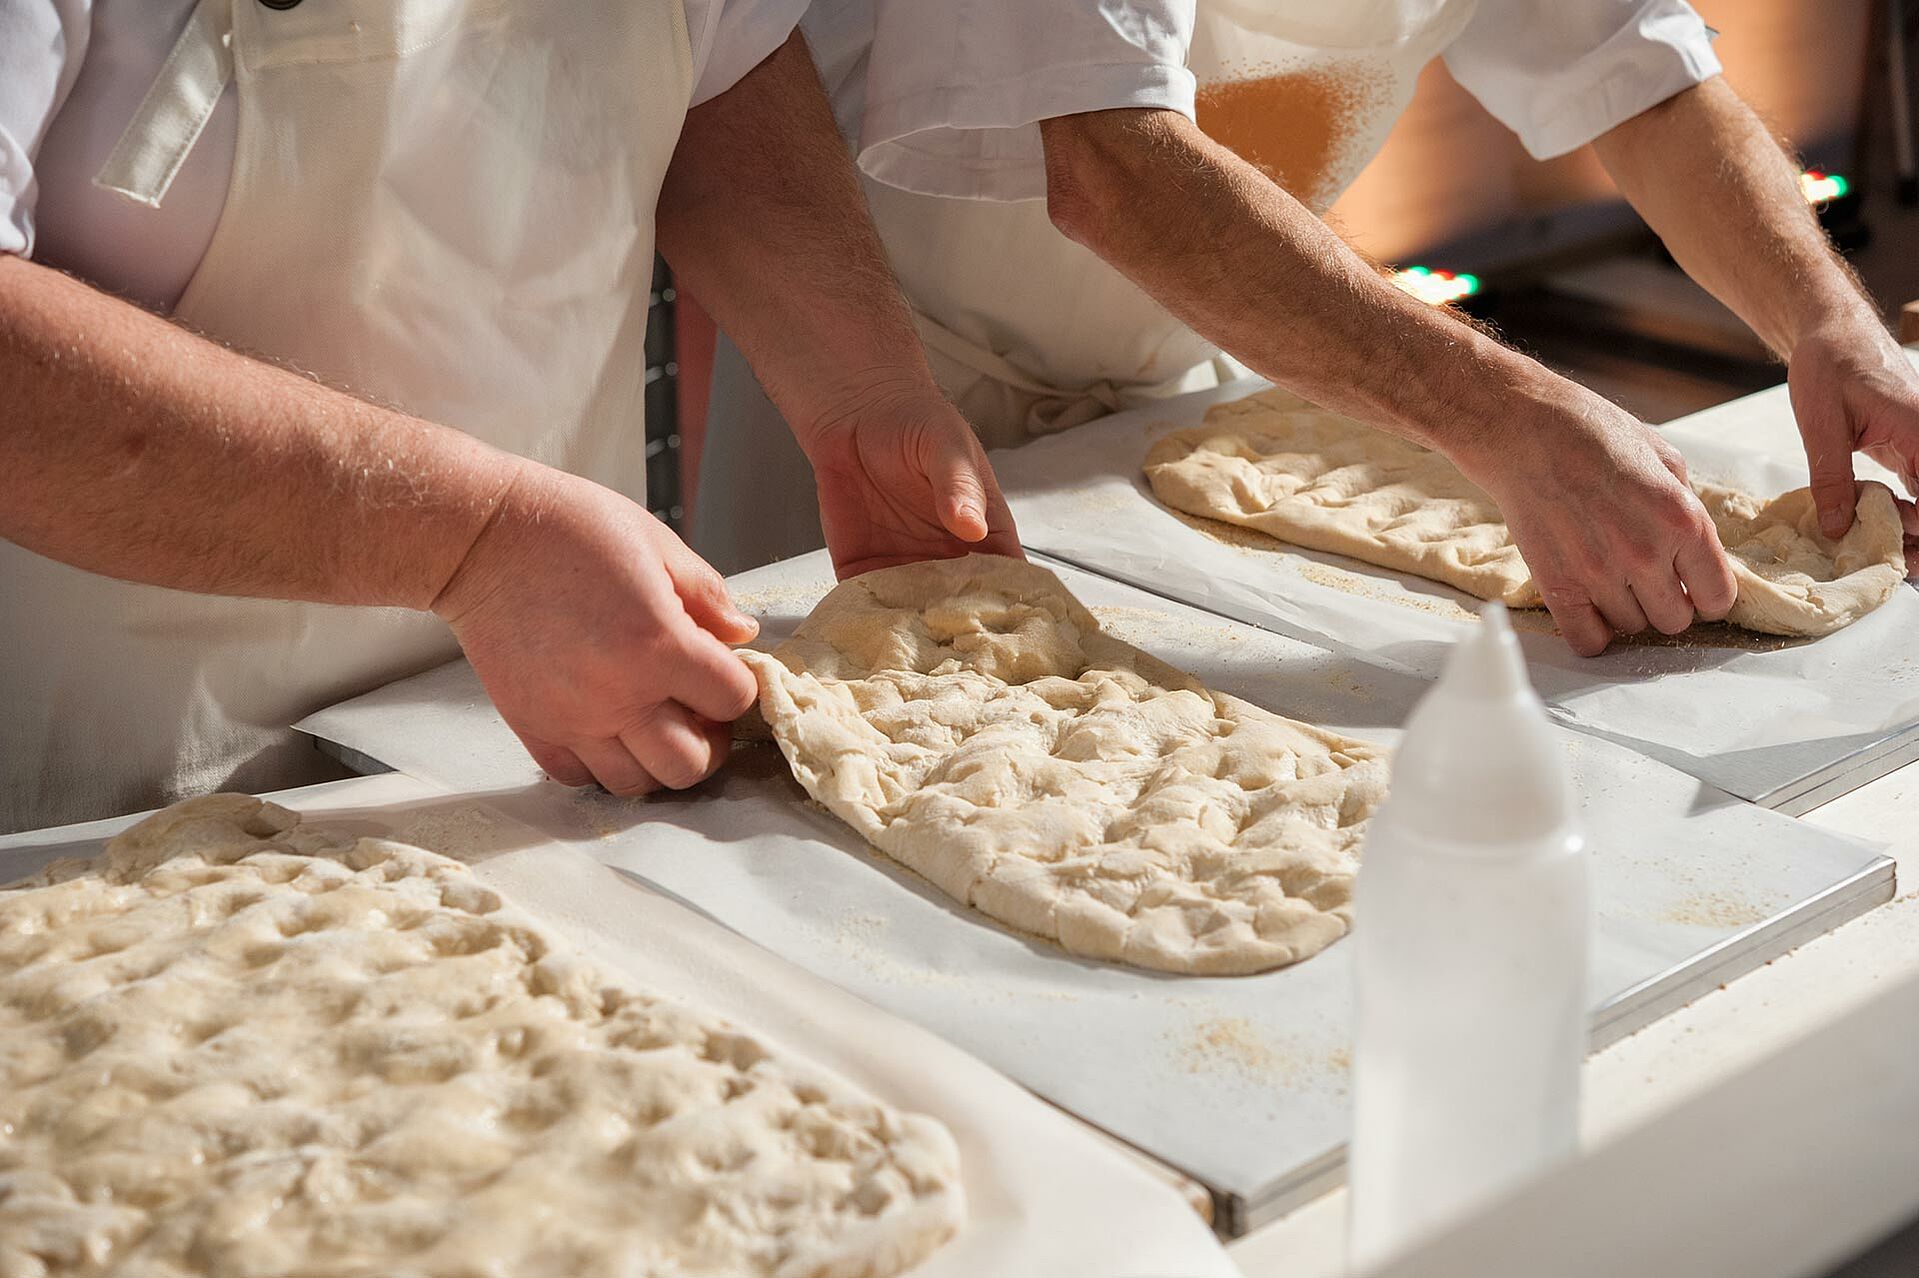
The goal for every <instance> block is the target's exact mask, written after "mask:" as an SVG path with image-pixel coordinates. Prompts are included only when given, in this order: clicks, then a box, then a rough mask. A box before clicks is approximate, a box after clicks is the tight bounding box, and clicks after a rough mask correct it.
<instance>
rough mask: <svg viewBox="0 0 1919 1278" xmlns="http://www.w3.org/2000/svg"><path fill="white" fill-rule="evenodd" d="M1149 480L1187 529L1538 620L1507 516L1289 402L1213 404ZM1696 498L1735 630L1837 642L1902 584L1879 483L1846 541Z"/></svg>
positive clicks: (1486, 500) (1775, 509)
mask: <svg viewBox="0 0 1919 1278" xmlns="http://www.w3.org/2000/svg"><path fill="white" fill-rule="evenodd" d="M1146 477H1147V479H1148V481H1149V482H1150V483H1151V484H1152V487H1153V492H1154V494H1155V495H1156V496H1157V497H1158V498H1159V499H1160V500H1161V501H1163V502H1165V503H1166V504H1167V505H1168V506H1171V507H1173V508H1174V509H1175V510H1181V511H1184V512H1186V513H1187V514H1191V515H1203V516H1205V517H1206V518H1208V519H1218V520H1221V521H1224V522H1226V523H1230V524H1237V525H1239V526H1241V527H1245V528H1252V529H1255V530H1257V531H1259V532H1263V533H1265V534H1267V535H1268V536H1271V537H1274V538H1277V539H1278V540H1280V541H1286V542H1291V543H1293V544H1294V545H1299V546H1304V547H1306V548H1307V549H1308V550H1319V551H1326V552H1329V553H1332V554H1341V555H1350V556H1352V557H1353V558H1355V559H1361V560H1364V561H1366V562H1367V563H1372V564H1378V565H1379V566H1380V567H1382V568H1389V569H1392V570H1393V571H1394V572H1404V573H1410V574H1413V575H1415V576H1420V577H1429V578H1431V579H1433V580H1435V581H1440V582H1444V583H1445V584H1447V585H1449V586H1452V587H1455V588H1456V589H1459V590H1463V591H1465V592H1466V593H1467V594H1470V595H1475V596H1477V597H1479V598H1481V599H1497V600H1499V601H1500V602H1502V603H1505V604H1507V605H1508V606H1510V607H1514V608H1538V607H1541V606H1542V600H1541V599H1540V595H1539V590H1538V588H1537V587H1536V586H1535V585H1534V584H1533V579H1532V573H1531V571H1530V570H1529V569H1528V568H1527V567H1526V564H1525V562H1524V561H1523V560H1522V559H1521V558H1520V557H1519V549H1518V547H1516V546H1515V545H1513V541H1512V537H1511V535H1510V534H1509V533H1508V532H1507V529H1506V523H1505V519H1504V517H1503V516H1502V515H1501V514H1500V513H1499V508H1498V507H1497V506H1495V505H1494V504H1493V501H1492V498H1490V497H1488V496H1487V495H1486V493H1485V491H1484V490H1483V489H1481V488H1479V487H1478V486H1477V485H1475V484H1474V483H1472V481H1470V480H1468V479H1467V478H1466V477H1465V476H1464V475H1462V474H1460V473H1459V471H1458V469H1457V468H1456V467H1454V466H1453V464H1452V463H1451V462H1450V461H1448V460H1446V458H1445V457H1444V456H1442V455H1441V454H1439V453H1436V452H1433V451H1432V450H1430V449H1426V448H1421V447H1420V446H1419V445H1417V444H1414V443H1411V442H1409V441H1407V440H1403V439H1400V438H1399V437H1397V436H1395V435H1389V434H1387V433H1386V432H1384V431H1380V430H1374V429H1373V428H1371V427H1368V426H1363V425H1361V424H1360V423H1358V422H1355V421H1353V420H1351V419H1350V418H1346V417H1340V416H1338V415H1337V414H1334V413H1328V412H1323V411H1321V410H1319V409H1315V408H1312V407H1310V406H1306V405H1303V404H1302V403H1301V402H1300V401H1299V400H1298V399H1296V398H1295V397H1293V396H1291V395H1288V394H1286V393H1285V392H1283V391H1282V392H1272V391H1268V392H1264V393H1261V394H1257V395H1251V396H1248V397H1247V398H1245V399H1239V400H1234V401H1232V402H1231V403H1226V404H1220V405H1217V406H1216V407H1214V408H1213V409H1212V410H1211V411H1210V412H1208V413H1207V414H1206V422H1205V424H1204V425H1202V426H1198V427H1194V428H1193V429H1191V430H1184V431H1179V432H1177V433H1175V434H1172V435H1168V436H1167V437H1166V438H1164V439H1162V440H1160V441H1159V442H1158V443H1156V444H1154V445H1153V447H1152V449H1151V451H1149V452H1148V453H1147V455H1146ZM1695 487H1696V489H1697V491H1698V493H1699V497H1700V500H1701V501H1702V502H1704V503H1705V506H1706V510H1707V512H1708V513H1709V514H1710V515H1711V516H1712V518H1713V521H1714V522H1715V523H1716V524H1717V525H1718V527H1719V536H1720V540H1721V541H1723V542H1724V543H1725V546H1726V549H1727V551H1728V552H1729V555H1730V559H1731V563H1732V569H1733V576H1734V578H1735V579H1736V580H1737V582H1738V586H1739V595H1738V599H1737V601H1736V602H1735V603H1734V604H1733V608H1732V612H1731V613H1730V614H1729V615H1728V617H1727V620H1728V621H1730V622H1732V623H1733V624H1735V625H1739V626H1744V627H1745V628H1747V629H1748V630H1757V631H1762V632H1764V633H1767V634H1780V635H1823V634H1830V633H1831V632H1832V631H1834V630H1838V629H1840V628H1841V627H1842V626H1847V625H1850V624H1851V623H1853V622H1854V621H1857V620H1858V619H1859V618H1860V617H1862V616H1864V615H1865V614H1866V613H1868V612H1871V611H1872V610H1873V609H1874V608H1877V607H1878V606H1879V605H1880V604H1882V603H1884V602H1885V601H1886V600H1887V599H1889V598H1890V597H1891V596H1892V592H1893V591H1894V590H1895V589H1897V588H1898V586H1899V583H1900V582H1901V581H1903V580H1905V575H1906V569H1905V554H1904V549H1903V538H1902V535H1901V530H1900V524H1899V512H1898V509H1897V508H1896V507H1895V506H1894V505H1893V500H1892V494H1891V493H1890V492H1888V491H1887V490H1886V489H1885V488H1884V487H1882V486H1880V485H1878V484H1867V485H1865V486H1863V488H1862V489H1861V494H1860V499H1859V511H1858V518H1857V519H1856V520H1855V521H1854V522H1853V526H1852V529H1851V531H1849V532H1848V533H1847V534H1846V535H1845V536H1844V537H1842V538H1840V539H1839V540H1838V541H1833V540H1832V539H1831V538H1829V537H1826V536H1825V535H1824V534H1822V533H1821V532H1820V531H1819V525H1818V518H1817V514H1816V511H1815V508H1814V506H1813V502H1812V495H1811V493H1810V492H1809V491H1808V490H1806V489H1803V488H1801V489H1797V490H1795V491H1793V492H1790V493H1787V494H1785V495H1784V496H1782V497H1776V498H1774V499H1772V500H1771V501H1762V500H1760V499H1759V498H1756V497H1752V496H1749V495H1747V494H1745V493H1740V492H1736V491H1734V490H1732V489H1727V488H1717V487H1713V486H1711V485H1705V484H1700V485H1695Z"/></svg>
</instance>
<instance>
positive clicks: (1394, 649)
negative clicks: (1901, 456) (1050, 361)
mask: <svg viewBox="0 0 1919 1278" xmlns="http://www.w3.org/2000/svg"><path fill="white" fill-rule="evenodd" d="M1265 385H1266V383H1263V382H1258V381H1247V382H1239V383H1234V384H1231V385H1229V386H1224V387H1218V388H1214V389H1211V390H1206V391H1200V392H1196V393H1194V394H1191V395H1184V396H1180V397H1177V398H1174V399H1169V400H1165V401H1163V402H1161V403H1158V404H1155V405H1153V406H1151V407H1150V408H1143V409H1136V410H1132V411H1129V412H1124V413H1116V414H1114V415H1113V416H1111V417H1107V418H1103V419H1101V420H1100V421H1097V422H1094V423H1091V424H1089V425H1086V426H1082V427H1079V428H1076V429H1074V430H1071V431H1067V432H1063V433H1061V434H1059V435H1056V436H1052V437H1049V438H1046V439H1043V440H1040V441H1038V442H1036V443H1033V444H1031V445H1028V446H1027V447H1025V448H1021V449H1017V450H1010V451H1001V452H996V453H994V454H993V455H992V460H993V463H994V466H995V468H996V469H997V471H998V474H999V478H1000V483H1001V486H1002V487H1003V488H1004V489H1005V491H1006V494H1007V497H1008V500H1009V502H1010V503H1011V505H1012V508H1013V512H1014V515H1015V517H1016V518H1017V519H1018V522H1019V528H1020V534H1021V536H1022V537H1023V538H1024V540H1025V542H1026V544H1027V545H1028V546H1029V547H1034V548H1037V549H1038V550H1040V551H1043V552H1044V553H1046V554H1048V555H1051V556H1054V557H1056V558H1058V559H1060V560H1062V561H1064V562H1068V563H1072V564H1074V565H1076V566H1078V567H1081V568H1085V569H1087V570H1089V571H1091V572H1095V573H1098V574H1100V575H1102V576H1106V577H1111V578H1113V579H1115V580H1118V581H1124V582H1128V583H1130V584H1132V585H1135V586H1138V587H1140V588H1142V589H1144V590H1147V591H1149V592H1151V593H1154V594H1158V595H1161V596H1164V597H1166V598H1168V599H1172V600H1176V601H1178V602H1181V603H1185V604H1189V605H1192V606H1194V607H1198V608H1201V609H1204V610H1206V611H1210V612H1213V613H1217V614H1218V615H1220V616H1223V617H1230V618H1233V619H1234V620H1237V621H1243V622H1246V623H1248V624H1250V625H1254V626H1259V627H1261V628H1264V629H1267V630H1270V631H1272V632H1274V633H1276V634H1281V635H1286V636H1289V637H1292V638H1296V639H1302V640H1305V641H1306V642H1309V643H1315V644H1320V645H1322V646H1325V647H1328V648H1331V649H1334V650H1335V651H1339V652H1342V653H1344V654H1347V655H1350V656H1352V657H1355V658H1357V659H1359V660H1362V661H1366V662H1369V663H1372V664H1376V665H1381V666H1385V667H1386V668H1389V669H1393V670H1399V671H1402V672H1405V673H1409V674H1414V675H1418V676H1420V677H1423V678H1428V679H1430V678H1433V677H1436V676H1437V674H1438V671H1439V668H1440V665H1441V663H1442V662H1443V661H1444V659H1445V655H1446V653H1447V652H1448V651H1449V650H1450V647H1451V645H1452V643H1453V642H1454V641H1455V640H1456V639H1457V638H1458V637H1459V636H1460V635H1461V634H1463V633H1465V632H1466V630H1467V629H1468V628H1469V627H1471V626H1474V625H1477V624H1478V623H1477V620H1476V610H1477V607H1478V601H1476V600H1473V599H1470V598H1469V597H1467V596H1466V595H1464V594H1462V593H1460V592H1458V591H1455V590H1452V589H1451V588H1449V587H1446V586H1443V585H1440V584H1438V583H1436V582H1430V581H1425V580H1422V579H1420V578H1416V577H1410V576H1406V575H1403V574H1397V573H1391V572H1387V571H1386V570H1384V569H1380V568H1376V567H1373V566H1371V565H1368V564H1364V563H1361V562H1359V561H1358V560H1354V559H1348V558H1346V557H1344V556H1339V555H1327V554H1318V553H1315V552H1310V551H1305V550H1299V549H1297V548H1291V547H1287V548H1280V547H1278V546H1277V544H1276V543H1272V542H1270V541H1265V540H1263V539H1257V538H1249V536H1248V535H1247V534H1246V533H1245V532H1243V531H1242V530H1235V529H1231V528H1228V527H1227V526H1226V525H1223V524H1211V523H1208V522H1207V521H1195V520H1191V519H1188V518H1186V517H1183V516H1180V515H1175V514H1174V513H1173V512H1171V511H1170V510H1168V509H1167V508H1165V507H1164V506H1162V505H1160V504H1159V503H1158V502H1157V501H1156V500H1155V499H1154V498H1153V496H1152V494H1151V492H1150V490H1149V488H1148V486H1147V484H1146V480H1145V478H1144V476H1143V475H1142V474H1141V473H1140V465H1141V463H1142V461H1143V459H1144V457H1145V454H1146V452H1147V450H1148V448H1149V447H1150V446H1151V445H1152V443H1153V442H1154V441H1155V440H1157V439H1158V438H1160V437H1161V436H1162V435H1164V434H1167V433H1169V432H1171V431H1173V430H1177V429H1181V428H1183V427H1186V426H1191V425H1194V424H1197V423H1198V422H1200V421H1201V420H1202V419H1203V418H1204V416H1205V412H1206V410H1207V409H1208V408H1210V407H1211V406H1212V405H1214V404H1216V403H1220V402H1223V401H1226V400H1232V399H1238V398H1240V397H1242V396H1244V395H1247V394H1251V393H1253V392H1255V391H1257V390H1260V389H1262V388H1264V387H1265ZM1768 397H1770V398H1768ZM1753 401H1754V403H1753V404H1751V405H1728V406H1722V407H1721V408H1720V409H1715V410H1712V412H1711V414H1707V415H1701V418H1700V421H1701V422H1708V421H1709V422H1711V423H1721V424H1725V425H1727V426H1729V425H1730V424H1731V423H1734V422H1740V423H1744V422H1746V421H1747V419H1748V418H1750V417H1751V416H1753V415H1754V414H1755V413H1756V414H1759V415H1762V416H1767V417H1771V416H1776V415H1777V413H1779V412H1780V411H1789V407H1788V406H1787V405H1786V404H1785V401H1784V399H1783V398H1782V397H1780V396H1779V395H1778V394H1777V393H1776V392H1770V391H1769V392H1765V393H1764V394H1763V395H1761V396H1755V397H1753ZM1735 434H1736V432H1734V431H1732V430H1730V429H1726V428H1720V427H1716V428H1714V429H1712V430H1710V431H1709V430H1707V429H1692V428H1691V427H1690V426H1689V425H1688V422H1687V421H1686V420H1682V421H1681V422H1679V423H1675V424H1674V426H1673V427H1672V429H1671V430H1670V437H1671V438H1672V439H1673V441H1674V442H1675V444H1676V445H1677V446H1678V447H1679V448H1680V450H1681V451H1682V452H1683V453H1685V454H1686V456H1687V459H1688V462H1689V463H1690V465H1691V468H1692V471H1693V474H1694V475H1695V476H1696V477H1698V478H1704V479H1712V480H1716V481H1719V482H1727V483H1734V484H1737V485H1739V486H1741V487H1745V488H1748V489H1749V490H1752V491H1760V492H1781V491H1784V490H1786V489H1788V488H1791V487H1795V486H1798V485H1800V484H1803V483H1804V482H1805V474H1804V463H1803V461H1800V462H1798V463H1797V464H1796V465H1795V464H1794V463H1793V462H1791V461H1790V460H1786V459H1782V458H1781V457H1780V456H1779V455H1778V454H1777V453H1776V452H1774V453H1771V454H1768V453H1765V452H1762V451H1760V450H1757V449H1754V448H1751V447H1748V446H1746V445H1744V444H1743V443H1740V444H1733V443H1728V442H1727V439H1726V437H1727V436H1728V435H1735ZM1862 469H1864V470H1866V471H1867V473H1878V472H1876V471H1873V470H1871V469H1870V468H1862ZM1514 621H1515V625H1516V626H1517V627H1518V628H1519V631H1520V634H1519V639H1520V644H1521V647H1522V648H1523V650H1524V651H1525V654H1526V658H1527V664H1528V666H1529V668H1530V670H1531V672H1532V676H1533V680H1534V683H1535V684H1536V685H1537V686H1538V688H1539V690H1540V694H1541V696H1542V697H1544V698H1545V700H1546V701H1547V703H1548V705H1549V706H1550V707H1551V708H1552V711H1553V713H1554V716H1555V717H1556V718H1558V719H1559V720H1560V721H1561V722H1564V723H1566V724H1568V725H1569V726H1572V727H1575V728H1579V729H1582V730H1584V731H1589V732H1593V733H1597V734H1601V735H1604V736H1606V737H1608V738H1610V739H1612V740H1615V741H1619V742H1622V743H1624V744H1628V745H1630V746H1632V747H1633V748H1635V749H1638V750H1640V751H1642V752H1644V753H1646V754H1649V755H1652V756H1653V757H1655V758H1658V759H1660V760H1661V761H1662V762H1665V763H1668V764H1670V765H1672V766H1673V767H1676V768H1679V769H1680V770H1681V771H1684V772H1687V773H1690V774H1691V775H1693V776H1696V777H1699V778H1700V779H1702V780H1705V781H1708V782H1710V783H1711V784H1713V785H1715V786H1717V787H1718V788H1720V789H1722V790H1725V791H1726V792H1728V793H1730V794H1735V795H1738V796H1739V797H1741V798H1744V799H1747V800H1749V801H1751V802H1754V803H1759V804H1761V805H1763V806H1768V807H1774V808H1778V809H1779V810H1781V811H1784V812H1787V813H1788V814H1794V815H1796V814H1799V813H1803V812H1806V811H1809V810H1811V809H1812V808H1813V807H1816V806H1817V805H1818V804H1820V803H1823V802H1826V801H1828V800H1830V799H1832V798H1836V797H1838V796H1839V795H1841V794H1844V793H1846V792H1848V791H1849V790H1852V789H1855V788H1857V787H1858V786H1861V785H1864V784H1865V783H1866V782H1868V781H1871V780H1873V779H1874V778H1876V777H1879V776H1883V775H1884V774H1885V773H1887V772H1890V771H1892V770H1893V769H1895V768H1897V767H1900V766H1902V765H1903V764H1905V763H1907V762H1910V761H1912V760H1913V759H1914V758H1919V660H1915V653H1914V650H1913V646H1912V642H1911V636H1912V635H1913V634H1915V633H1919V592H1915V591H1914V590H1912V589H1910V588H1902V589H1900V590H1899V591H1898V592H1897V593H1896V594H1895V595H1894V597H1893V598H1892V599H1891V600H1890V601H1889V602H1888V603H1887V604H1886V605H1885V606H1884V607H1882V608H1880V609H1879V610H1878V611H1877V612H1875V613H1873V614H1872V615H1870V616H1868V617H1866V618H1865V619H1863V620H1862V621H1860V622H1859V623H1857V624H1856V625H1854V626H1851V627H1849V628H1847V629H1846V630H1843V631H1840V632H1839V633H1837V634H1834V635H1830V636H1827V637H1826V638H1823V639H1819V640H1813V641H1804V640H1800V641H1788V640H1775V639H1772V638H1770V637H1758V636H1747V635H1744V634H1741V633H1739V632H1733V631H1730V630H1728V629H1727V628H1724V627H1715V628H1711V629H1710V630H1708V631H1707V632H1705V634H1704V641H1703V642H1700V641H1693V642H1689V643H1687V644H1684V645H1675V644H1673V643H1671V642H1670V641H1665V642H1659V641H1648V640H1639V641H1630V642H1626V643H1622V644H1619V645H1616V646H1615V647H1614V648H1613V649H1612V650H1611V651H1609V652H1607V653H1606V654H1604V655H1603V656H1601V657H1597V658H1591V659H1587V658H1580V657H1577V656H1575V655H1574V654H1573V653H1572V652H1571V651H1570V650H1569V649H1568V648H1567V647H1566V646H1565V644H1564V642H1563V641H1562V640H1561V639H1560V638H1559V637H1558V636H1557V635H1556V634H1554V633H1552V632H1551V623H1550V620H1549V619H1548V618H1547V617H1546V614H1544V613H1530V612H1529V613H1516V614H1515V615H1514Z"/></svg>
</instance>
